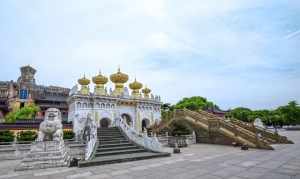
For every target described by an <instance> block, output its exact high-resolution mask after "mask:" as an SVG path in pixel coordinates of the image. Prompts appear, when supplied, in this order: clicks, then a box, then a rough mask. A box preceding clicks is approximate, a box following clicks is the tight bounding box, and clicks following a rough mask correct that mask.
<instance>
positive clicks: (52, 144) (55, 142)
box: [15, 108, 70, 171]
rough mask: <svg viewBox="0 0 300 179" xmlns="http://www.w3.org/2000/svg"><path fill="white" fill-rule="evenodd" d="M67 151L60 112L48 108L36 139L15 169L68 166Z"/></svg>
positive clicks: (68, 157)
mask: <svg viewBox="0 0 300 179" xmlns="http://www.w3.org/2000/svg"><path fill="white" fill-rule="evenodd" d="M68 151H69V149H66V146H65V144H64V140H63V126H62V123H61V113H60V111H59V110H58V109H56V108H49V109H47V111H46V114H45V119H44V121H43V122H42V123H41V124H40V129H39V132H38V138H37V140H36V141H35V142H33V143H32V145H31V146H30V152H29V153H28V154H27V155H26V156H25V158H24V159H23V160H22V161H21V163H20V164H19V165H18V166H17V167H16V168H15V170H16V171H22V170H32V169H44V168H54V167H63V166H68V165H69V161H70V155H69V153H68Z"/></svg>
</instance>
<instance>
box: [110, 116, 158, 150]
mask: <svg viewBox="0 0 300 179" xmlns="http://www.w3.org/2000/svg"><path fill="white" fill-rule="evenodd" d="M116 126H117V127H119V128H120V129H121V130H122V131H123V132H124V133H125V134H126V136H127V137H128V138H129V140H131V141H132V142H134V143H136V144H137V145H139V146H142V147H144V148H145V149H147V150H150V151H153V152H162V147H161V144H160V142H159V141H158V139H157V137H156V136H154V137H148V136H147V134H139V133H138V132H136V131H135V130H134V129H133V128H131V127H130V126H128V125H127V123H126V122H125V121H124V120H123V119H122V118H119V119H117V120H116Z"/></svg>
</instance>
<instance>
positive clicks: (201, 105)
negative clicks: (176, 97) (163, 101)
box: [175, 96, 218, 111]
mask: <svg viewBox="0 0 300 179" xmlns="http://www.w3.org/2000/svg"><path fill="white" fill-rule="evenodd" d="M175 108H176V109H183V108H187V109H189V110H193V111H197V110H199V109H202V110H207V109H213V108H218V106H216V105H214V103H213V102H211V101H208V100H207V99H206V98H204V97H201V96H193V97H190V98H183V99H182V100H181V101H179V102H178V103H177V104H176V105H175Z"/></svg>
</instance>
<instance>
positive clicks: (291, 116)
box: [277, 101, 300, 125]
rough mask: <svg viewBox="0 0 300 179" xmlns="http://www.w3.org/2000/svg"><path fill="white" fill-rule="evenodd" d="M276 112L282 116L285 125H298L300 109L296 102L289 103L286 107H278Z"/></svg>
mask: <svg viewBox="0 0 300 179" xmlns="http://www.w3.org/2000/svg"><path fill="white" fill-rule="evenodd" d="M277 111H278V112H279V113H280V114H281V115H282V117H283V119H284V121H285V124H292V125H295V124H300V107H299V106H298V104H297V102H296V101H291V102H289V103H288V105H286V106H280V107H279V108H278V109H277Z"/></svg>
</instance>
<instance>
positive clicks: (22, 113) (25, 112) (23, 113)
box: [5, 104, 40, 123]
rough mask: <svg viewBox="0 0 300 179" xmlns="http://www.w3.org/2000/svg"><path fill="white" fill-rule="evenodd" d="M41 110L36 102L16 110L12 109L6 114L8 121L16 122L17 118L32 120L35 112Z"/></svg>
mask: <svg viewBox="0 0 300 179" xmlns="http://www.w3.org/2000/svg"><path fill="white" fill-rule="evenodd" d="M39 111H40V108H39V107H38V106H37V105H35V104H29V105H26V106H24V107H23V108H21V109H18V110H16V111H11V112H9V113H8V114H7V115H6V116H5V121H6V122H7V123H15V122H16V120H31V119H33V118H34V117H35V114H36V113H37V112H39Z"/></svg>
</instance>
